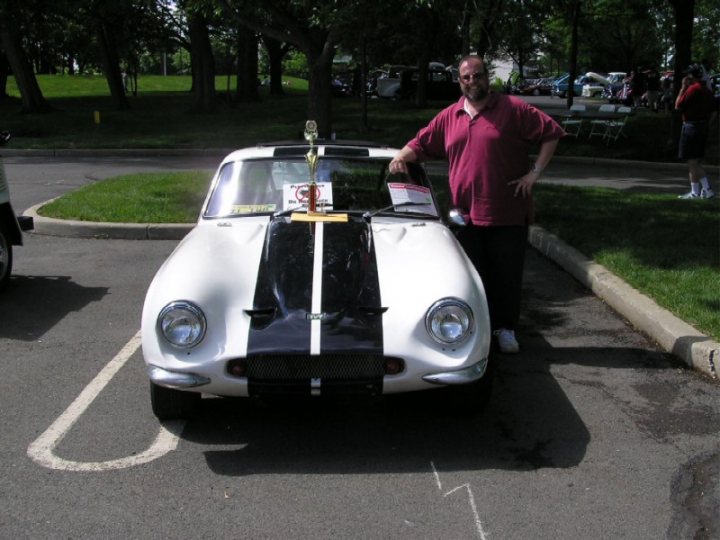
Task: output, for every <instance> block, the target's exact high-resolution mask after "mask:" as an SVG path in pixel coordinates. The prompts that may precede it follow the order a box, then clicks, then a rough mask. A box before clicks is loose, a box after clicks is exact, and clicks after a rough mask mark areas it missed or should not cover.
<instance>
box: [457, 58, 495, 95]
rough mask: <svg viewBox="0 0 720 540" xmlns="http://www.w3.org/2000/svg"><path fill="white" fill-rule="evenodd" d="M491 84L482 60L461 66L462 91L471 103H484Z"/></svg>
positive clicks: (464, 63)
mask: <svg viewBox="0 0 720 540" xmlns="http://www.w3.org/2000/svg"><path fill="white" fill-rule="evenodd" d="M489 88H490V82H489V80H488V74H487V71H486V70H485V66H484V65H483V63H482V61H480V60H468V61H466V62H463V63H462V64H461V65H460V90H462V93H463V95H464V96H465V98H466V99H468V100H470V101H482V100H483V99H485V98H486V97H487V95H488V90H489Z"/></svg>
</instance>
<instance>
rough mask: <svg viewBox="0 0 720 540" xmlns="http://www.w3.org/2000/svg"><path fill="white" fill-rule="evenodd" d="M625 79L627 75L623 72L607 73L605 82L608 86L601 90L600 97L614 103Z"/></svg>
mask: <svg viewBox="0 0 720 540" xmlns="http://www.w3.org/2000/svg"><path fill="white" fill-rule="evenodd" d="M626 77H627V73H625V72H624V71H611V72H610V73H608V76H607V80H608V81H609V84H608V85H607V86H606V87H605V88H604V89H603V91H602V93H601V95H600V97H601V98H603V99H607V100H608V101H609V102H610V103H616V102H617V101H618V99H619V94H620V91H621V90H622V88H623V81H624V80H625V78H626Z"/></svg>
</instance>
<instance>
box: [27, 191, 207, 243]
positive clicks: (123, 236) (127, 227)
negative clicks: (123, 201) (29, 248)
mask: <svg viewBox="0 0 720 540" xmlns="http://www.w3.org/2000/svg"><path fill="white" fill-rule="evenodd" d="M53 200H54V199H51V200H49V201H45V202H43V203H40V204H36V205H35V206H32V207H30V208H28V209H27V210H25V212H23V216H29V217H32V218H33V224H34V227H33V230H32V231H31V232H32V233H34V234H43V235H47V236H67V237H70V238H104V239H108V238H111V239H114V240H182V239H183V238H185V235H187V233H189V232H190V231H191V230H192V229H193V228H194V227H195V223H109V222H102V221H93V222H89V221H73V220H70V219H55V218H48V217H43V216H41V215H39V214H38V212H37V211H38V209H39V208H40V207H42V206H45V205H46V204H48V203H50V202H52V201H53Z"/></svg>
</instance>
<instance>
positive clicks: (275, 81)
mask: <svg viewBox="0 0 720 540" xmlns="http://www.w3.org/2000/svg"><path fill="white" fill-rule="evenodd" d="M263 42H264V43H265V49H267V53H268V58H269V60H270V95H272V96H281V95H282V94H284V93H285V91H284V90H283V87H282V61H283V57H284V56H285V52H286V50H284V48H283V46H282V43H280V42H279V41H278V40H276V39H273V38H271V37H267V36H264V37H263Z"/></svg>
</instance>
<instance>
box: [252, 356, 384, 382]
mask: <svg viewBox="0 0 720 540" xmlns="http://www.w3.org/2000/svg"><path fill="white" fill-rule="evenodd" d="M384 374H385V357H384V356H377V355H364V354H353V355H324V356H304V355H297V356H295V355H287V356H274V355H262V356H252V357H249V358H248V359H247V376H248V378H249V379H253V380H258V381H262V380H286V381H292V380H304V379H314V378H321V379H331V380H333V379H334V380H353V379H369V378H377V377H383V375H384Z"/></svg>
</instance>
